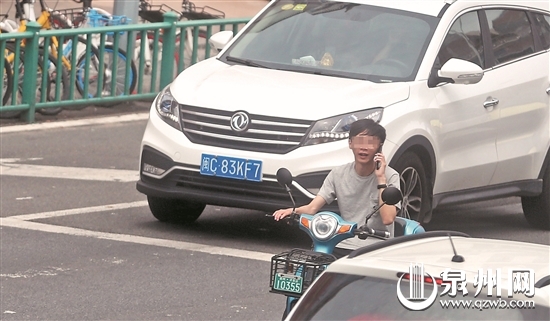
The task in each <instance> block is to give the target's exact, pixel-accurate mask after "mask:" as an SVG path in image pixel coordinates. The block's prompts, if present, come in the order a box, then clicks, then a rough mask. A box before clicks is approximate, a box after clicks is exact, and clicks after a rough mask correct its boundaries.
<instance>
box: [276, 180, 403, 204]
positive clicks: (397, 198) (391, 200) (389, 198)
mask: <svg viewBox="0 0 550 321" xmlns="http://www.w3.org/2000/svg"><path fill="white" fill-rule="evenodd" d="M277 177H279V176H278V174H277ZM402 200H403V194H401V191H400V190H399V189H398V188H396V187H393V186H389V187H386V189H384V191H383V192H382V201H384V202H385V203H386V204H388V205H395V204H397V203H399V202H401V201H402Z"/></svg>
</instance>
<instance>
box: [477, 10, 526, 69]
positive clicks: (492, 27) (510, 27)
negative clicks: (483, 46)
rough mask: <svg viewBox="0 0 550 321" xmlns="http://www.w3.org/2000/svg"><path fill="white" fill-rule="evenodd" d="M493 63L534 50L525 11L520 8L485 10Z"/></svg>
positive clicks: (512, 58) (521, 55)
mask: <svg viewBox="0 0 550 321" xmlns="http://www.w3.org/2000/svg"><path fill="white" fill-rule="evenodd" d="M486 14H487V20H488V23H489V31H490V33H491V40H492V46H493V52H494V56H495V63H496V64H497V65H498V64H502V63H505V62H507V61H511V60H514V59H517V58H521V57H523V56H526V55H529V54H531V53H533V52H535V42H534V39H533V33H532V30H531V25H530V23H529V19H528V18H527V13H526V12H525V11H522V10H498V9H495V10H487V11H486Z"/></svg>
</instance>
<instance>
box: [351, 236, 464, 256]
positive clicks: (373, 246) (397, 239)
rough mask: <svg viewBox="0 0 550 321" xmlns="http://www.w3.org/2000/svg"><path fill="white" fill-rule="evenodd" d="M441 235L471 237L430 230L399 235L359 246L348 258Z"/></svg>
mask: <svg viewBox="0 0 550 321" xmlns="http://www.w3.org/2000/svg"><path fill="white" fill-rule="evenodd" d="M441 236H460V237H470V235H468V234H466V233H462V232H457V231H430V232H425V233H419V234H412V235H405V236H399V237H394V238H391V239H387V240H385V241H382V242H377V243H374V244H370V245H367V246H364V247H361V248H358V249H357V250H355V251H353V252H351V253H350V254H349V255H348V257H347V258H348V259H351V258H354V257H357V256H359V255H362V254H365V253H369V252H372V251H376V250H379V249H383V248H385V247H388V246H392V245H395V244H400V243H405V242H409V241H414V240H420V239H427V238H432V237H441Z"/></svg>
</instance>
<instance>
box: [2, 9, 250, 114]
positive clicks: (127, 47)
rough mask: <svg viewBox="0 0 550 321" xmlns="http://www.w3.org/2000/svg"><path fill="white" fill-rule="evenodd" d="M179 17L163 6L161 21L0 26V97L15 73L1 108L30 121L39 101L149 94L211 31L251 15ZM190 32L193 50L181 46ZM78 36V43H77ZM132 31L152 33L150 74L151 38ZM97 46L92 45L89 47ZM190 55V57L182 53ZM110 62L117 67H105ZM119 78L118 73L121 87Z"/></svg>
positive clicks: (87, 101)
mask: <svg viewBox="0 0 550 321" xmlns="http://www.w3.org/2000/svg"><path fill="white" fill-rule="evenodd" d="M177 19H178V16H177V15H176V14H175V13H172V12H168V13H165V14H164V22H159V23H147V24H131V25H120V26H108V27H102V28H78V29H63V30H41V29H40V25H39V24H37V23H36V22H29V23H28V24H27V31H25V32H20V33H0V51H1V52H3V53H4V58H5V59H0V79H3V80H4V81H3V84H2V85H1V86H0V97H4V95H5V94H6V92H7V89H8V88H7V87H6V84H7V78H8V77H12V79H13V86H12V88H9V96H10V99H9V100H8V101H7V102H6V104H4V105H3V104H2V99H1V98H0V113H1V112H14V111H21V112H22V113H21V116H20V117H21V119H23V120H24V121H26V122H28V123H32V122H34V121H35V117H34V114H35V111H36V110H37V109H47V108H59V107H63V108H78V106H81V107H83V106H86V105H91V104H116V103H120V102H127V101H137V100H149V101H150V100H152V99H154V97H155V96H156V95H157V93H158V92H159V91H160V89H162V88H164V87H165V86H167V85H168V84H169V83H170V82H172V80H173V79H174V77H175V75H177V74H179V72H181V71H182V70H184V69H185V68H186V67H188V66H186V65H185V62H186V61H189V62H190V64H193V63H195V62H197V59H198V57H199V56H203V57H204V58H209V57H210V56H211V54H210V53H211V48H210V44H209V43H208V41H206V39H208V38H209V37H210V36H211V35H212V34H213V33H215V32H217V31H223V30H226V29H227V28H231V30H232V31H233V33H234V34H235V33H237V32H238V30H239V29H240V28H242V26H244V25H245V24H246V23H247V22H248V21H249V19H247V18H242V19H212V20H193V21H177ZM189 31H190V32H189ZM204 31H206V35H205V34H204ZM188 34H191V35H192V43H193V46H192V51H191V52H189V50H186V46H185V42H186V41H188V39H187V35H188ZM79 38H80V45H79V46H77V45H75V44H78V42H79ZM136 38H139V39H150V38H152V40H153V41H152V50H151V56H152V57H151V58H152V59H151V69H150V71H149V74H148V75H147V73H146V67H145V50H144V49H145V46H148V45H149V41H141V44H140V45H139V46H135V44H136V42H135V41H134V40H135V39H136ZM83 39H84V40H83ZM92 39H95V40H92ZM200 41H202V43H203V44H204V43H205V47H202V48H199V47H200V46H199V43H200ZM55 43H58V46H57V47H56V46H52V45H53V44H55ZM67 43H72V44H73V46H72V48H71V49H70V50H67ZM124 43H125V44H124ZM161 44H162V46H161ZM178 44H179V45H178ZM94 46H95V48H97V51H95V49H94V50H92V48H94ZM82 47H85V49H84V52H78V50H80V51H82V49H77V48H82ZM135 47H137V48H135ZM187 48H189V47H187ZM119 49H122V50H123V51H125V52H126V53H127V54H126V57H128V58H130V59H124V56H121V55H117V54H115V53H117V52H119ZM136 50H139V55H138V57H136V59H135V62H134V59H132V58H133V56H134V53H135V52H136ZM201 50H204V52H201ZM94 51H95V52H96V53H94ZM97 53H98V54H97ZM107 53H110V55H109V57H110V59H111V61H110V62H109V63H106V62H105V60H106V58H105V57H107V56H106V54H107ZM189 55H191V57H187V56H189ZM78 57H80V61H81V63H80V65H79V64H78V61H77V60H78ZM94 57H95V58H94ZM159 58H161V59H159ZM94 59H95V60H94ZM133 62H134V64H135V65H134V66H135V67H133ZM5 64H10V66H11V73H12V74H11V75H6V74H5V69H4V66H5ZM113 66H118V67H117V68H110V67H113ZM26 71H31V72H26ZM35 71H37V72H35ZM37 74H38V75H39V77H37ZM117 79H119V80H121V81H120V82H119V85H120V89H119V90H118V92H117V88H116V85H117V82H116V81H115V80H117ZM109 81H110V82H109ZM132 84H134V86H132ZM77 85H78V88H77ZM132 87H134V88H132ZM77 89H78V90H77Z"/></svg>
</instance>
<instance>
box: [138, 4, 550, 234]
mask: <svg viewBox="0 0 550 321" xmlns="http://www.w3.org/2000/svg"><path fill="white" fill-rule="evenodd" d="M211 42H212V43H213V44H214V45H215V46H216V47H217V48H219V49H223V50H221V52H220V54H219V55H218V56H217V57H215V58H211V59H208V60H205V61H202V62H200V63H198V64H196V65H193V66H191V67H190V68H188V69H186V70H184V71H183V72H182V73H181V74H180V75H179V76H178V77H177V78H176V79H175V80H174V81H173V83H171V84H170V85H169V86H167V87H166V88H164V89H163V90H162V91H161V92H160V93H159V95H158V96H157V98H156V99H155V101H154V102H153V106H152V108H151V112H150V118H149V122H148V125H147V129H146V131H145V134H144V136H143V141H142V152H141V159H140V180H139V182H138V183H137V189H138V190H139V191H140V192H142V193H144V194H146V195H147V198H148V201H149V205H150V209H151V211H152V213H153V215H154V216H155V217H156V218H157V219H159V220H161V221H179V222H193V221H195V220H196V219H197V218H198V217H199V215H200V214H201V212H202V211H203V209H204V207H205V206H206V205H207V204H213V205H220V206H231V207H242V208H251V209H258V210H264V211H271V210H274V209H277V208H281V207H285V206H289V205H290V204H289V200H288V197H287V195H286V193H285V191H284V190H283V189H281V188H280V187H279V186H278V184H277V182H276V179H275V173H276V172H277V170H278V169H279V168H280V167H286V168H288V169H289V170H290V171H291V172H292V173H293V174H294V175H295V182H294V183H293V184H294V191H293V193H294V195H295V197H296V198H297V203H299V204H303V203H306V202H308V201H309V197H311V196H313V195H315V194H316V193H317V191H318V190H319V187H320V186H321V184H322V182H323V180H324V178H325V177H326V175H327V174H328V172H329V171H330V170H331V169H332V168H334V167H336V166H339V165H342V164H344V163H347V162H350V161H352V160H353V158H352V153H351V152H350V150H349V149H348V142H347V137H348V129H349V125H350V123H351V122H353V121H354V120H356V119H358V118H364V117H368V118H372V119H375V120H376V121H378V122H380V124H382V125H383V126H384V127H385V128H386V129H387V140H386V143H385V144H384V147H383V152H384V154H385V155H386V158H387V159H388V160H389V164H390V166H391V167H393V168H395V169H396V170H398V171H399V172H400V173H401V177H402V182H401V190H402V191H403V192H404V201H403V205H404V206H403V209H404V213H403V214H404V215H405V216H409V217H412V218H413V219H416V220H418V221H421V222H427V221H429V220H430V218H431V214H432V210H433V209H434V208H437V207H439V206H442V205H449V204H460V203H465V202H473V201H479V200H487V199H495V198H502V197H509V196H520V197H521V199H522V204H523V210H524V213H525V217H526V218H527V220H528V221H529V222H530V223H531V224H532V225H533V226H536V227H539V228H544V229H550V166H549V162H550V156H549V151H550V120H549V118H550V104H549V101H550V98H549V94H550V76H549V68H550V67H549V64H550V62H549V61H550V54H549V49H550V5H549V2H548V1H528V0H525V1H508V0H498V1H496V0H495V1H493V0H467V1H466V0H456V1H454V0H420V1H369V0H353V1H349V2H348V1H331V0H279V1H272V2H270V3H269V4H268V5H267V6H266V7H265V8H264V9H263V10H262V11H261V12H259V13H258V14H257V15H256V16H255V17H254V18H253V19H252V20H251V21H250V23H248V24H247V25H246V27H245V28H243V30H241V31H240V32H239V33H238V34H237V35H236V37H234V38H233V34H232V32H230V31H225V32H221V33H218V34H215V35H214V36H213V37H212V38H211ZM329 209H330V208H329Z"/></svg>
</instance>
